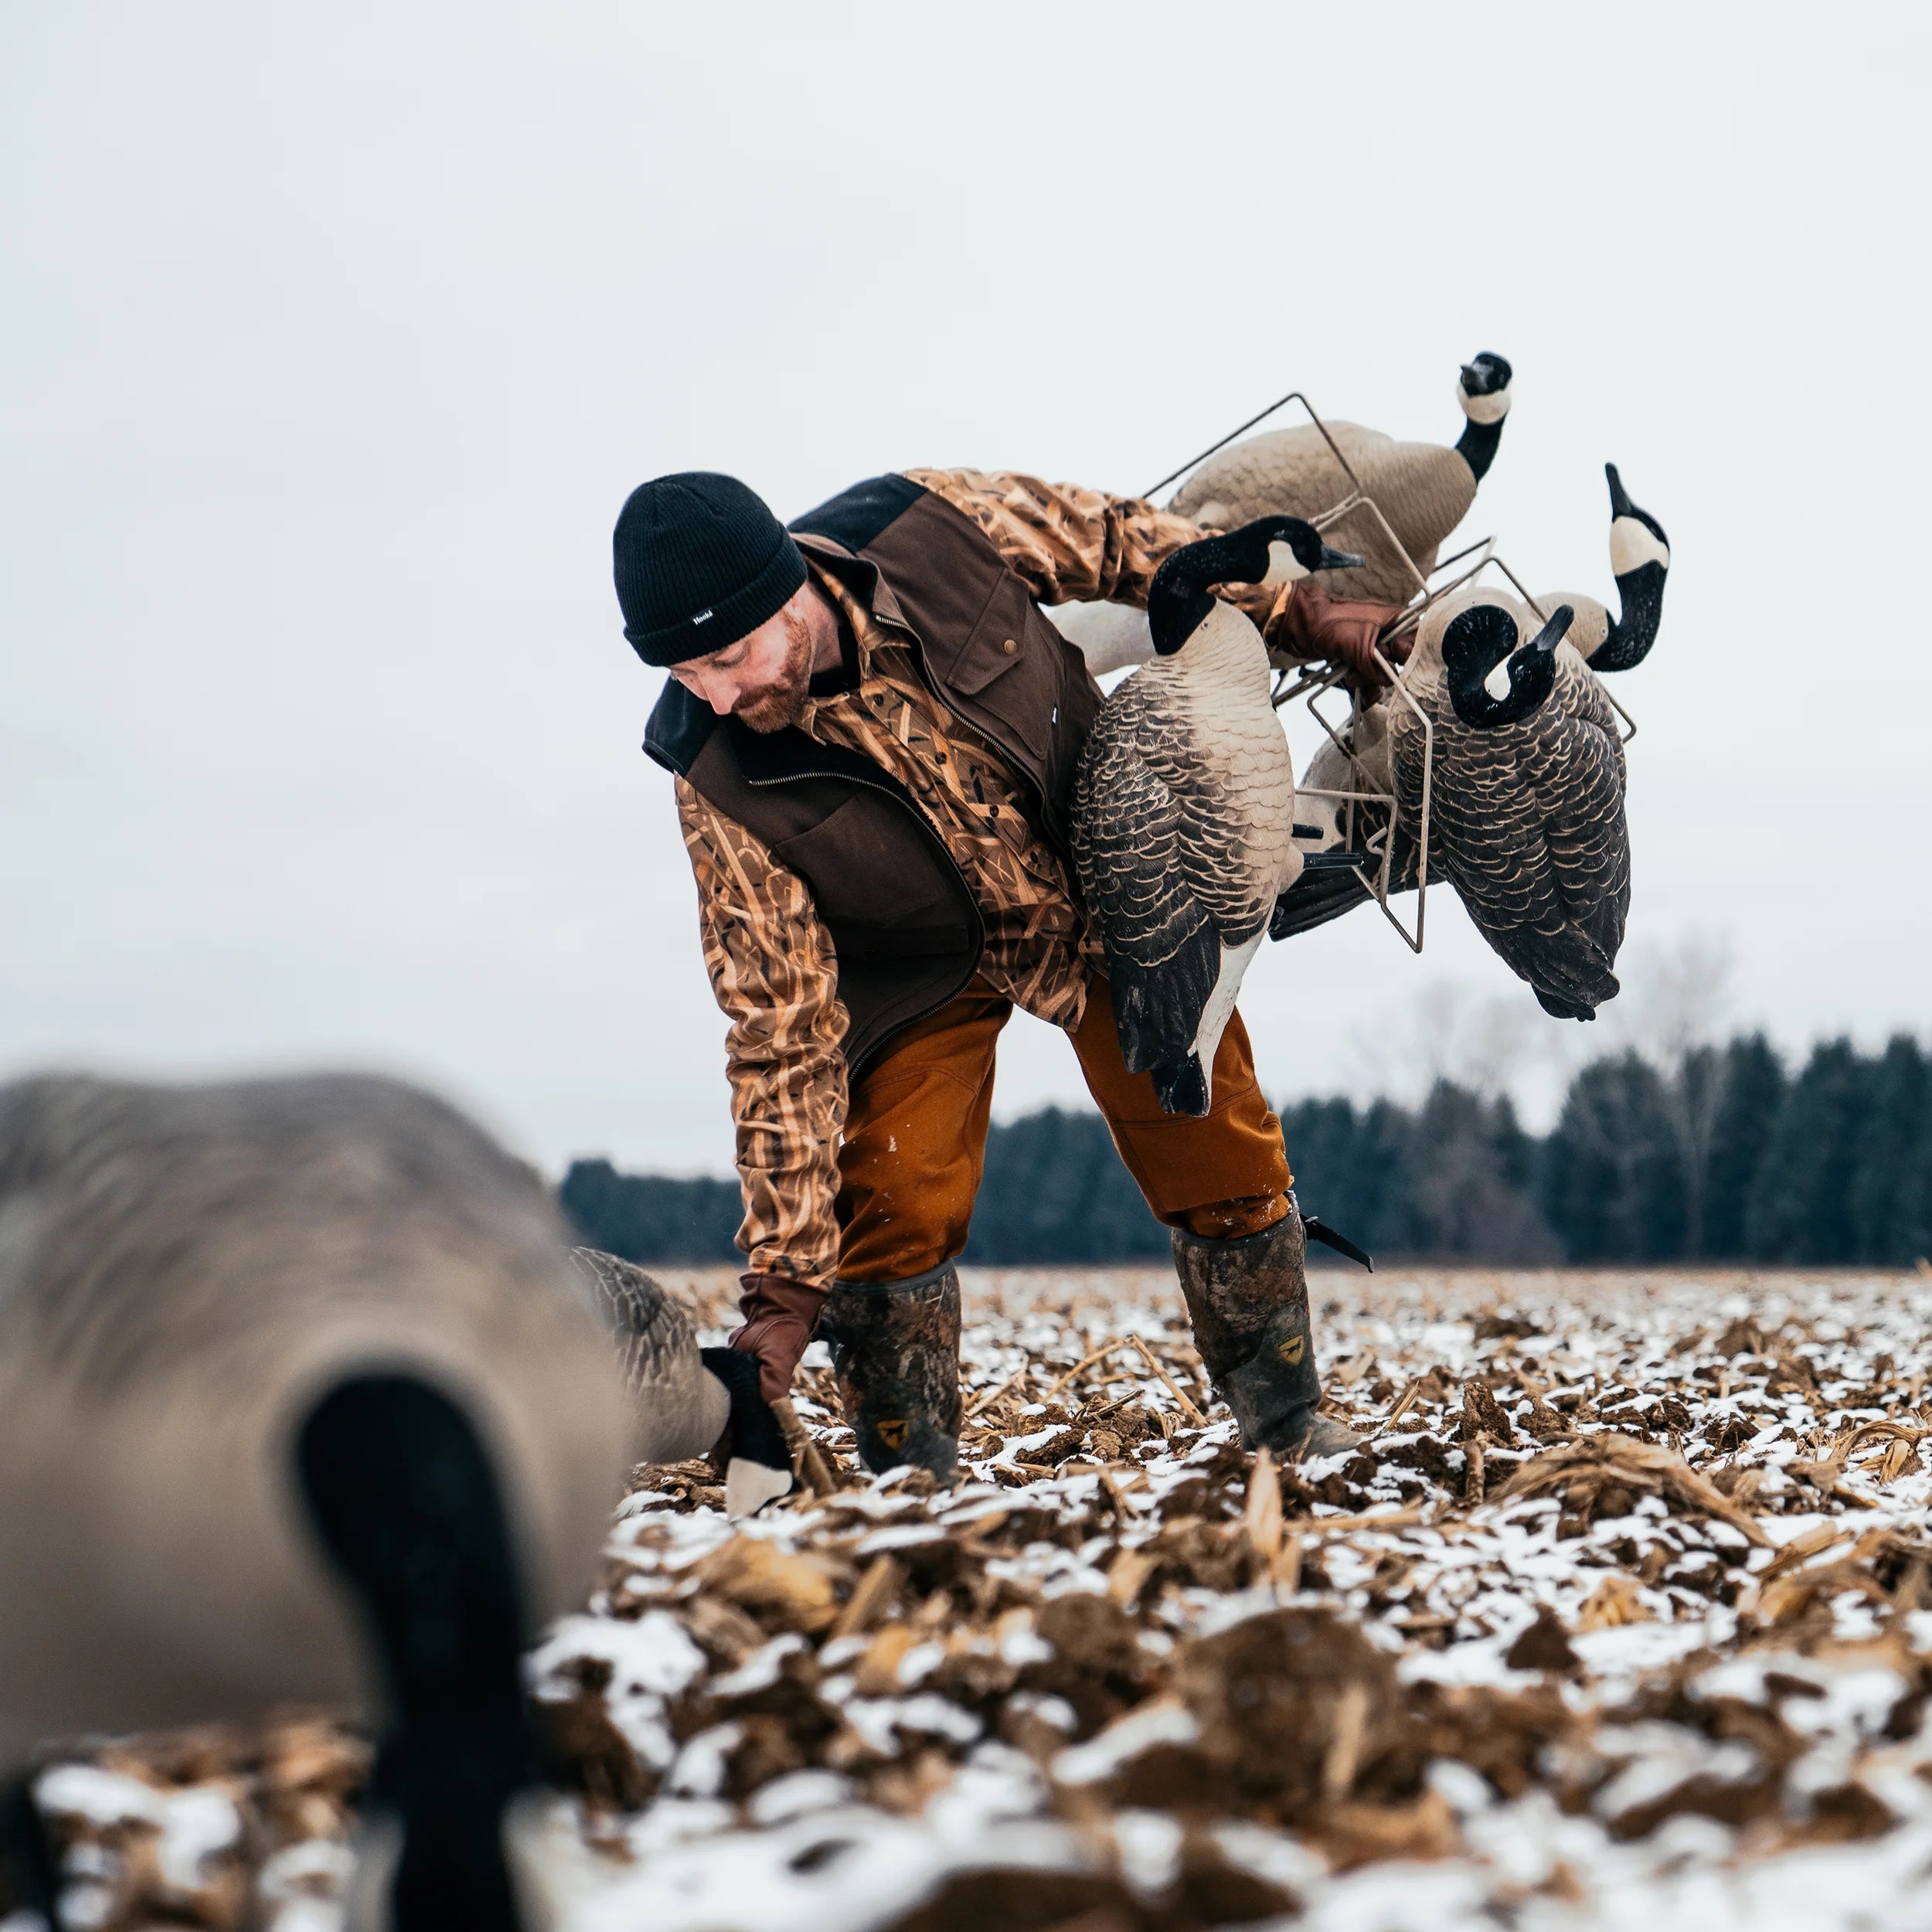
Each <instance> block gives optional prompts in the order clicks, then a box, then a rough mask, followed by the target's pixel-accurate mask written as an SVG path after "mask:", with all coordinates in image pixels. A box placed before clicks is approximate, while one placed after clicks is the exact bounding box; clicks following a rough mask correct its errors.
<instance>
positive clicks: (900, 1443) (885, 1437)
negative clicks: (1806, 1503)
mask: <svg viewBox="0 0 1932 1932" xmlns="http://www.w3.org/2000/svg"><path fill="white" fill-rule="evenodd" d="M1297 1346H1298V1347H1299V1346H1300V1344H1299V1343H1298V1344H1297ZM911 1430H912V1424H911V1423H910V1422H907V1421H906V1420H905V1419H904V1418H903V1417H900V1416H889V1417H887V1418H886V1420H884V1421H883V1422H875V1423H873V1424H872V1434H874V1435H876V1437H878V1438H879V1440H880V1441H881V1442H883V1444H885V1445H886V1447H887V1448H888V1449H903V1448H904V1447H905V1446H906V1437H907V1435H908V1434H910V1433H911Z"/></svg>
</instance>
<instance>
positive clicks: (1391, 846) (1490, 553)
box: [1142, 389, 1637, 953]
mask: <svg viewBox="0 0 1932 1932" xmlns="http://www.w3.org/2000/svg"><path fill="white" fill-rule="evenodd" d="M1289 403H1300V404H1301V406H1302V408H1303V409H1304V410H1306V411H1307V413H1308V420H1309V421H1310V422H1311V423H1313V424H1314V425H1315V429H1316V430H1318V432H1319V433H1320V435H1321V440H1322V441H1323V442H1325V444H1328V453H1329V454H1331V455H1332V457H1334V458H1335V462H1336V463H1337V464H1338V466H1339V467H1340V468H1341V471H1342V474H1343V475H1344V476H1345V477H1346V478H1348V479H1349V491H1348V493H1347V494H1346V495H1344V496H1343V497H1342V498H1341V500H1340V501H1339V502H1336V503H1333V504H1332V505H1330V506H1329V507H1328V509H1325V510H1324V511H1323V512H1321V514H1320V515H1318V516H1315V517H1311V518H1310V519H1309V521H1310V522H1311V523H1313V524H1314V526H1315V528H1316V529H1318V530H1320V531H1321V532H1323V533H1324V534H1326V533H1327V532H1328V531H1329V530H1331V529H1333V528H1334V527H1335V526H1336V525H1337V524H1338V523H1341V522H1344V521H1345V519H1348V518H1349V517H1350V516H1352V515H1355V514H1356V513H1357V512H1366V514H1367V515H1369V516H1370V517H1372V519H1374V521H1375V523H1376V526H1377V528H1378V529H1379V532H1380V534H1381V536H1382V537H1383V540H1384V541H1385V542H1386V543H1387V544H1388V546H1389V548H1390V549H1392V550H1393V552H1394V553H1395V554H1396V556H1397V557H1398V558H1399V559H1400V560H1401V563H1402V565H1403V568H1404V569H1405V570H1406V571H1407V572H1408V573H1409V575H1410V577H1412V578H1413V580H1414V581H1415V585H1416V592H1417V600H1416V601H1414V602H1413V603H1412V604H1410V606H1409V607H1408V608H1407V609H1406V611H1403V614H1402V615H1401V616H1400V617H1398V618H1397V619H1396V621H1395V622H1394V623H1393V624H1391V625H1390V626H1389V628H1388V629H1387V631H1386V632H1385V633H1384V634H1383V638H1382V640H1381V643H1380V645H1376V646H1372V647H1371V648H1372V651H1373V654H1374V657H1375V661H1376V665H1378V666H1379V668H1380V669H1381V671H1382V673H1383V676H1384V677H1386V679H1388V680H1389V699H1391V700H1396V701H1400V702H1401V703H1403V704H1405V705H1406V706H1408V707H1409V709H1410V711H1411V712H1413V713H1414V714H1415V718H1416V722H1417V723H1418V724H1420V726H1421V727H1422V804H1421V808H1420V812H1419V813H1418V815H1417V826H1416V854H1417V855H1416V921H1415V927H1414V930H1413V931H1411V930H1410V928H1409V927H1406V926H1405V925H1404V924H1403V922H1402V920H1401V917H1400V915H1399V914H1398V913H1396V911H1395V910H1394V909H1393V907H1392V906H1390V904H1389V896H1390V888H1391V886H1393V883H1394V879H1393V873H1394V866H1395V831H1396V825H1397V823H1398V821H1400V818H1401V811H1402V808H1401V806H1400V804H1399V803H1398V802H1397V801H1396V796H1395V794H1394V793H1393V791H1385V790H1383V788H1382V787H1379V786H1378V785H1376V783H1375V781H1374V780H1373V778H1372V777H1371V776H1370V775H1369V771H1368V769H1367V767H1366V766H1365V765H1364V764H1363V763H1362V759H1361V757H1359V755H1358V753H1356V752H1355V749H1354V747H1353V746H1352V743H1349V741H1348V740H1345V739H1344V738H1343V737H1342V736H1341V734H1340V733H1338V731H1337V730H1336V729H1335V726H1333V725H1332V724H1331V723H1329V721H1328V719H1326V718H1325V717H1324V716H1322V715H1321V708H1320V704H1319V702H1318V701H1319V700H1320V699H1321V697H1322V696H1324V695H1325V694H1326V693H1327V692H1329V691H1332V690H1333V689H1335V686H1336V685H1338V684H1339V683H1341V682H1342V676H1343V673H1342V672H1341V671H1340V670H1339V669H1336V668H1332V667H1328V668H1316V667H1309V668H1305V669H1300V670H1292V671H1279V672H1277V673H1276V674H1275V683H1274V692H1273V694H1272V695H1273V701H1274V706H1275V709H1277V710H1279V709H1281V706H1284V705H1285V704H1288V703H1291V702H1293V701H1294V699H1297V698H1299V699H1301V700H1302V702H1304V704H1305V705H1306V706H1307V707H1308V715H1309V716H1311V718H1313V719H1315V723H1317V724H1318V725H1319V726H1321V730H1322V731H1323V733H1325V735H1326V736H1327V738H1328V742H1329V743H1331V744H1332V745H1333V746H1334V747H1335V749H1336V750H1338V752H1340V753H1342V756H1343V757H1345V758H1346V759H1347V760H1348V761H1349V767H1350V768H1351V770H1352V772H1353V773H1354V774H1355V777H1357V779H1358V780H1359V781H1360V784H1361V786H1362V789H1360V790H1359V791H1358V790H1353V789H1351V790H1347V791H1342V790H1337V789H1335V788H1333V787H1327V786H1306V785H1297V786H1296V787H1295V793H1296V796H1297V797H1298V798H1327V799H1329V800H1332V801H1335V803H1337V804H1340V805H1341V807H1342V841H1343V852H1342V855H1338V856H1341V857H1342V859H1343V862H1345V863H1349V864H1353V865H1357V866H1360V867H1361V869H1362V871H1363V872H1364V873H1365V874H1366V873H1367V872H1369V871H1371V870H1372V871H1373V872H1374V873H1375V877H1374V879H1373V881H1372V883H1368V890H1369V896H1370V897H1371V898H1372V899H1373V900H1374V901H1375V903H1376V905H1377V906H1379V907H1380V908H1381V910H1382V916H1383V918H1385V919H1386V920H1388V922H1389V924H1390V925H1391V926H1393V927H1394V928H1395V929H1396V931H1397V932H1398V933H1399V934H1401V936H1402V938H1403V941H1404V943H1405V944H1406V945H1407V946H1408V947H1409V950H1410V951H1411V952H1414V953H1420V951H1422V947H1423V937H1424V934H1425V921H1426V920H1427V916H1428V893H1429V808H1430V798H1431V794H1432V791H1433V788H1434V777H1435V752H1436V732H1435V726H1434V723H1433V722H1432V720H1431V719H1430V716H1429V715H1428V713H1427V712H1426V711H1424V710H1423V708H1422V707H1421V706H1420V705H1419V704H1417V702H1416V700H1415V699H1414V697H1413V695H1412V694H1411V693H1410V690H1409V688H1408V682H1407V678H1408V667H1407V665H1406V664H1405V665H1403V666H1402V667H1401V668H1400V669H1398V668H1396V666H1395V665H1393V664H1392V663H1391V662H1389V658H1388V657H1387V656H1386V655H1385V653H1384V650H1383V646H1386V645H1393V644H1394V643H1395V642H1396V641H1397V640H1398V639H1400V638H1405V637H1408V636H1410V635H1411V634H1413V632H1414V631H1415V630H1416V628H1417V626H1418V625H1420V623H1421V621H1422V620H1423V616H1424V615H1425V614H1427V611H1429V609H1430V607H1431V606H1432V605H1434V604H1439V603H1440V601H1441V600H1443V599H1444V597H1447V596H1449V595H1450V594H1451V593H1452V592H1454V591H1457V590H1461V588H1462V587H1464V585H1465V584H1468V583H1474V582H1475V580H1476V579H1477V578H1478V577H1481V574H1482V573H1483V572H1484V571H1485V570H1488V568H1489V567H1490V566H1492V565H1494V566H1495V568H1496V569H1498V570H1500V571H1501V572H1502V573H1503V575H1504V576H1505V577H1507V578H1508V579H1509V581H1510V583H1511V584H1512V586H1514V587H1515V590H1516V591H1517V593H1518V594H1519V596H1520V597H1522V600H1523V601H1524V602H1525V603H1526V604H1528V605H1529V607H1530V609H1531V610H1532V611H1535V612H1536V614H1537V616H1538V617H1541V618H1542V619H1543V621H1545V622H1548V621H1549V612H1548V611H1546V610H1545V609H1544V608H1543V605H1542V604H1539V602H1538V601H1537V600H1536V598H1535V597H1532V595H1531V594H1530V593H1529V590H1527V589H1526V588H1525V587H1524V584H1523V581H1522V578H1520V577H1518V576H1517V574H1516V573H1515V571H1514V570H1512V569H1511V568H1510V567H1509V564H1508V563H1505V561H1504V560H1503V559H1502V556H1500V555H1498V553H1497V549H1496V539H1495V537H1493V536H1486V537H1480V538H1478V539H1477V540H1476V541H1475V543H1471V544H1467V545H1465V546H1464V547H1463V548H1462V549H1460V550H1458V551H1457V552H1455V553H1454V555H1453V556H1447V557H1444V559H1443V560H1441V561H1440V563H1437V565H1436V566H1435V568H1434V570H1430V571H1427V572H1425V571H1423V570H1421V569H1420V567H1419V566H1417V563H1416V560H1415V559H1414V558H1413V557H1412V556H1410V554H1409V551H1408V548H1407V546H1406V545H1405V544H1404V543H1403V541H1402V539H1400V537H1399V536H1396V533H1395V532H1394V530H1393V529H1392V528H1391V527H1390V526H1389V519H1387V518H1386V516H1384V515H1383V513H1382V509H1381V506H1380V505H1379V504H1378V503H1377V502H1376V500H1375V498H1373V497H1372V496H1371V495H1369V492H1368V491H1367V489H1366V488H1364V487H1363V485H1362V479H1361V478H1359V476H1357V475H1356V474H1355V471H1354V469H1353V468H1352V467H1351V465H1350V464H1349V459H1348V458H1347V457H1345V456H1344V455H1343V454H1342V450H1341V447H1340V445H1339V444H1337V443H1336V441H1335V438H1334V437H1332V436H1331V435H1330V434H1328V424H1327V423H1325V422H1323V421H1322V420H1321V415H1320V413H1319V412H1318V411H1317V410H1316V408H1315V405H1314V404H1313V403H1311V402H1310V401H1309V400H1308V397H1307V396H1305V395H1304V394H1303V393H1302V392H1301V390H1300V389H1291V390H1290V391H1289V392H1288V393H1287V395H1285V396H1282V397H1281V398H1280V399H1279V400H1277V401H1275V402H1273V403H1270V404H1269V405H1268V406H1267V408H1266V409H1264V410H1262V411H1261V412H1260V414H1259V415H1258V416H1251V417H1249V418H1248V420H1247V421H1246V422H1245V423H1242V424H1241V426H1240V427H1239V428H1238V429H1234V430H1230V431H1229V432H1228V434H1226V436H1224V437H1222V438H1221V439H1220V440H1219V442H1216V443H1211V444H1209V446H1208V447H1206V449H1204V450H1202V451H1201V452H1200V454H1199V455H1198V456H1194V457H1189V460H1188V461H1186V462H1185V463H1183V464H1182V465H1181V467H1180V468H1179V469H1177V470H1173V471H1169V473H1168V474H1167V475H1165V476H1164V477H1162V478H1161V480H1160V481H1159V482H1158V483H1156V484H1155V485H1153V487H1152V488H1151V489H1148V490H1146V491H1145V492H1142V494H1143V495H1144V496H1145V497H1146V498H1150V499H1151V498H1152V497H1153V495H1154V493H1155V491H1156V490H1162V489H1165V488H1166V487H1167V486H1168V484H1170V483H1172V482H1175V481H1178V480H1179V478H1182V477H1183V476H1185V475H1186V474H1188V472H1189V471H1191V470H1192V469H1194V468H1196V466H1197V465H1198V464H1202V463H1204V462H1206V461H1207V459H1208V458H1209V457H1210V456H1212V455H1213V454H1215V453H1216V451H1219V450H1223V449H1225V448H1226V447H1227V445H1228V444H1230V443H1232V442H1233V440H1235V439H1236V437H1240V436H1244V435H1246V434H1247V432H1248V431H1249V430H1251V429H1253V427H1255V426H1256V424H1257V423H1264V422H1265V421H1267V419H1268V417H1270V416H1272V415H1274V413H1275V412H1276V411H1277V410H1281V409H1285V408H1286V407H1287V405H1288V404H1289ZM1471 558H1474V559H1475V561H1474V562H1473V563H1470V562H1469V561H1468V560H1470V559H1471ZM1459 565H1465V566H1467V567H1465V568H1463V569H1461V570H1460V571H1458V566H1459ZM1446 572H1455V573H1456V574H1454V575H1451V576H1448V577H1446V578H1445V577H1444V573H1446ZM1438 579H1443V580H1442V581H1440V582H1438V581H1437V580H1438ZM1598 683H1599V684H1600V685H1601V684H1602V680H1601V679H1599V680H1598ZM1604 696H1605V697H1606V698H1607V699H1609V700H1610V702H1611V706H1612V708H1613V709H1614V710H1615V712H1616V713H1617V716H1618V717H1620V718H1621V719H1623V721H1624V726H1625V730H1624V733H1623V742H1624V743H1625V744H1628V743H1630V741H1631V739H1633V738H1634V737H1635V736H1636V735H1637V721H1636V719H1634V718H1633V717H1632V716H1631V715H1630V713H1628V711H1627V710H1625V709H1624V706H1622V705H1621V703H1619V702H1618V701H1617V698H1616V696H1614V694H1613V693H1612V692H1611V691H1610V690H1609V689H1608V688H1607V686H1606V687H1604ZM1349 703H1350V712H1349V719H1348V723H1347V724H1346V725H1345V726H1344V727H1343V729H1344V730H1348V729H1349V727H1351V726H1354V725H1355V724H1357V723H1359V722H1360V721H1361V719H1362V717H1363V716H1365V715H1366V707H1365V706H1363V704H1362V699H1361V697H1360V695H1359V693H1358V692H1353V691H1351V692H1350V693H1349ZM1358 804H1375V805H1379V806H1380V807H1381V808H1383V810H1384V811H1386V813H1387V815H1388V822H1387V824H1386V826H1385V827H1384V828H1383V831H1382V832H1381V833H1380V834H1379V835H1378V836H1376V837H1370V838H1365V839H1364V840H1363V841H1362V844H1361V845H1360V846H1359V847H1358V846H1357V845H1356V844H1355V807H1356V806H1357V805H1358ZM1377 860H1379V865H1378V864H1376V863H1375V862H1376V861H1377ZM1365 883H1367V882H1366V881H1365Z"/></svg>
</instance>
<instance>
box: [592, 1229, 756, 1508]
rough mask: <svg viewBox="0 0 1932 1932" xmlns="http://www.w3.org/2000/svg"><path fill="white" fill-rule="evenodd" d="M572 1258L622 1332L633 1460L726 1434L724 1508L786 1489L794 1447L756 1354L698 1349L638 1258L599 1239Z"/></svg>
mask: <svg viewBox="0 0 1932 1932" xmlns="http://www.w3.org/2000/svg"><path fill="white" fill-rule="evenodd" d="M570 1258H571V1260H573V1262H574V1263H575V1264H577V1269H578V1270H579V1272H580V1274H583V1277H584V1278H585V1280H587V1281H588V1282H589V1283H590V1286H591V1288H592V1291H594V1294H596V1296H597V1301H598V1303H599V1304H600V1306H601V1307H602V1308H603V1310H604V1318H605V1320H606V1321H607V1323H608V1324H609V1325H610V1327H611V1331H612V1332H613V1333H614V1335H615V1336H616V1338H617V1351H618V1359H619V1362H620V1363H621V1366H622V1368H623V1371H624V1380H625V1382H626V1383H627V1384H628V1386H629V1388H630V1390H631V1396H632V1399H633V1400H634V1403H635V1404H636V1427H637V1433H636V1435H635V1437H634V1440H633V1441H632V1444H631V1454H632V1455H633V1456H634V1458H635V1459H636V1460H637V1461H639V1462H684V1461H688V1460H689V1458H692V1457H694V1456H702V1455H706V1454H709V1452H710V1451H712V1450H713V1449H714V1448H716V1447H717V1445H718V1444H719V1442H721V1441H723V1440H725V1439H726V1436H727V1434H728V1435H729V1438H730V1460H729V1461H727V1463H726V1469H725V1513H726V1515H731V1516H745V1515H751V1514H753V1512H755V1511H757V1509H760V1507H761V1506H762V1505H764V1504H766V1503H767V1502H771V1501H772V1500H773V1499H774V1498H776V1497H779V1496H782V1495H786V1494H787V1492H789V1491H790V1489H791V1481H792V1478H791V1451H790V1450H789V1449H788V1448H787V1446H786V1444H785V1439H784V1431H783V1430H781V1428H780V1427H779V1425H778V1420H777V1417H776V1416H774V1414H773V1413H772V1411H771V1410H770V1406H768V1405H767V1403H766V1401H765V1400H764V1397H763V1396H761V1395H760V1393H759V1391H758V1364H757V1361H756V1360H755V1359H753V1357H752V1356H750V1355H742V1354H740V1353H739V1352H737V1351H736V1350H735V1349H700V1348H699V1346H698V1337H697V1332H696V1330H695V1329H694V1328H692V1325H691V1318H690V1317H689V1315H686V1314H685V1311H684V1310H683V1309H682V1308H680V1307H679V1305H678V1304H677V1302H676V1301H674V1300H673V1299H672V1297H671V1296H670V1295H669V1294H667V1293H666V1292H665V1289H664V1287H662V1284H660V1283H658V1282H657V1281H654V1280H653V1279H652V1278H651V1276H649V1275H648V1274H645V1271H644V1270H643V1269H641V1267H638V1266H636V1265H635V1264H634V1263H632V1262H629V1261H624V1260H619V1259H618V1257H617V1256H616V1255H614V1254H606V1253H604V1252H603V1250H601V1249H599V1248H573V1249H572V1250H571V1251H570Z"/></svg>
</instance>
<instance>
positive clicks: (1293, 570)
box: [1261, 540, 1308, 584]
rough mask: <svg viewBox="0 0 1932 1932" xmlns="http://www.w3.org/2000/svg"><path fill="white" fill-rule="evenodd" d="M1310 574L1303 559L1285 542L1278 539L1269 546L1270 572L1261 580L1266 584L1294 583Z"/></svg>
mask: <svg viewBox="0 0 1932 1932" xmlns="http://www.w3.org/2000/svg"><path fill="white" fill-rule="evenodd" d="M1307 575H1308V572H1307V571H1306V570H1303V569H1302V567H1301V559H1300V558H1299V557H1298V556H1296V555H1295V553H1294V552H1293V551H1292V550H1291V549H1289V548H1288V546H1287V545H1286V544H1285V543H1281V542H1279V541H1278V540H1277V542H1275V543H1270V545H1269V546H1268V573H1267V576H1266V577H1264V578H1263V579H1262V580H1261V581H1262V583H1264V584H1270V583H1294V580H1295V579H1296V578H1297V577H1306V576H1307Z"/></svg>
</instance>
